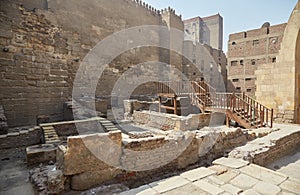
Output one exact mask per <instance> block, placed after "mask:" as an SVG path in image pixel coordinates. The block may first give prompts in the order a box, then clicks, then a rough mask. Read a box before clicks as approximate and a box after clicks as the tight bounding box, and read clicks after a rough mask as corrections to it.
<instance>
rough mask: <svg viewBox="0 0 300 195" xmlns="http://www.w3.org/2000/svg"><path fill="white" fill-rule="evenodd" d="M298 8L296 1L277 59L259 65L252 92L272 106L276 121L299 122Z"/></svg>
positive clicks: (299, 25) (299, 16)
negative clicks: (274, 61)
mask: <svg viewBox="0 0 300 195" xmlns="http://www.w3.org/2000/svg"><path fill="white" fill-rule="evenodd" d="M299 50H300V12H299V2H298V4H297V6H296V7H295V9H294V10H293V12H292V14H291V16H290V19H289V21H288V24H287V26H286V28H285V31H284V36H283V40H282V43H281V47H280V50H279V54H278V59H277V61H276V63H271V64H270V63H267V64H264V65H262V66H260V67H258V69H257V71H255V74H256V75H257V80H256V86H257V91H256V93H255V96H256V98H257V100H258V101H259V102H261V103H262V104H264V105H266V106H268V107H271V108H274V113H275V121H276V122H284V123H299V122H300V120H299V116H300V109H299V108H300V107H299V105H300V104H299V102H300V101H299V97H300V96H299V89H300V79H299V78H300V76H299V75H300V69H299V68H298V67H299V64H300V57H299V53H300V52H299Z"/></svg>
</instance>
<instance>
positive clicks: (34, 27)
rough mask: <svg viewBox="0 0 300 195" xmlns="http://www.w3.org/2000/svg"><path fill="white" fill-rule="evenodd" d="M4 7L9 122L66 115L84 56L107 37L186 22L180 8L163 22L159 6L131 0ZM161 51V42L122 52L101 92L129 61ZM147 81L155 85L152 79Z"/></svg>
mask: <svg viewBox="0 0 300 195" xmlns="http://www.w3.org/2000/svg"><path fill="white" fill-rule="evenodd" d="M20 3H23V5H24V7H25V8H26V9H25V8H24V7H22V6H20ZM27 8H28V9H29V10H28V9H27ZM34 8H38V9H34ZM0 13H1V14H0V21H1V25H0V26H1V30H0V48H1V51H0V64H1V66H0V73H1V74H0V77H1V82H0V89H1V91H2V92H3V93H1V94H0V104H2V105H3V106H4V110H5V114H6V116H7V119H8V125H9V126H20V125H32V124H36V117H37V115H49V116H50V119H51V121H56V120H61V119H63V103H64V102H65V101H66V100H67V99H68V97H70V96H71V94H72V83H73V80H74V78H75V75H76V72H77V70H78V67H79V65H80V62H81V61H82V59H83V58H84V56H85V55H86V54H87V53H88V52H89V51H90V50H91V49H92V48H93V47H94V46H95V45H96V44H97V43H98V42H99V41H101V40H103V39H104V38H105V37H107V36H109V35H111V34H112V33H114V32H117V31H120V30H123V29H126V28H129V27H133V26H139V25H167V24H168V23H170V24H171V26H174V27H176V28H179V27H180V25H181V26H182V21H181V19H180V17H179V16H176V14H175V13H173V12H172V13H170V20H169V21H164V22H163V19H162V17H161V16H160V15H159V14H158V12H157V11H156V10H154V8H149V7H148V8H146V6H145V5H140V4H139V3H136V2H135V1H131V0H110V1H108V0H100V1H94V0H89V1H85V2H82V1H76V0H70V1H61V0H54V1H39V2H37V3H32V2H31V3H30V1H25V0H23V1H21V0H20V1H19V0H11V1H7V2H5V3H4V2H1V6H0ZM173 17H174V18H175V19H173ZM160 55H161V54H160V50H159V49H158V48H151V47H145V48H136V49H132V50H130V51H126V52H125V53H124V54H122V55H120V56H118V57H117V58H116V59H114V60H113V61H112V62H111V63H110V64H109V68H107V69H106V70H105V71H104V74H103V76H102V77H101V78H100V80H99V83H101V84H100V85H98V87H97V90H96V96H97V97H109V96H110V94H111V90H112V88H113V86H114V82H115V81H116V80H117V79H118V78H119V76H120V75H121V74H122V73H123V72H124V71H126V70H127V69H129V68H130V66H133V65H135V64H138V63H140V62H145V61H156V60H160V59H161V56H160ZM153 71H155V70H153ZM145 86H146V87H147V86H148V87H149V88H150V89H153V84H151V83H148V84H146V85H145ZM140 89H145V87H141V88H140ZM145 91H146V90H144V91H141V92H139V91H137V90H136V91H135V93H137V94H141V93H145ZM148 91H149V90H148ZM149 93H151V91H150V92H149ZM109 102H110V101H109Z"/></svg>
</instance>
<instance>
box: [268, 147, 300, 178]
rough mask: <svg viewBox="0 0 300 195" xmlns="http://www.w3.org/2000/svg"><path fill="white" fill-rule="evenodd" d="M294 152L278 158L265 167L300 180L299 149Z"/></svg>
mask: <svg viewBox="0 0 300 195" xmlns="http://www.w3.org/2000/svg"><path fill="white" fill-rule="evenodd" d="M297 151H299V152H295V153H292V154H289V155H287V156H284V157H283V158H280V159H278V160H276V161H274V162H273V163H271V164H269V165H268V166H267V167H268V168H270V169H272V170H276V171H277V172H280V173H283V174H285V175H288V176H290V177H294V178H296V179H299V180H300V148H298V149H297Z"/></svg>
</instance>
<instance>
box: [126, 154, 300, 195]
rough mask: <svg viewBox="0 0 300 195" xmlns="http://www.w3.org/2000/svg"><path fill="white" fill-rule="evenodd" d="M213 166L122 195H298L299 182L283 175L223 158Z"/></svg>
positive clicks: (187, 172)
mask: <svg viewBox="0 0 300 195" xmlns="http://www.w3.org/2000/svg"><path fill="white" fill-rule="evenodd" d="M213 164H214V165H213V166H211V167H208V168H205V167H201V168H197V169H194V170H190V171H186V172H184V173H181V174H180V175H178V176H173V177H171V178H167V179H163V180H160V181H156V182H153V183H150V184H148V185H144V186H141V187H139V188H135V189H131V190H129V191H126V192H123V193H122V194H126V195H131V194H132V195H133V194H165V195H172V194H220V195H228V194H229V195H230V194H243V195H256V194H266V195H268V194H270V195H276V194H278V195H283V194H291V195H295V194H300V180H298V179H295V178H291V177H289V176H286V175H285V174H282V173H278V172H276V171H273V170H270V169H267V168H264V167H261V166H258V165H254V164H249V163H248V162H247V161H243V160H240V159H234V158H224V157H223V158H220V159H217V160H215V161H214V162H213Z"/></svg>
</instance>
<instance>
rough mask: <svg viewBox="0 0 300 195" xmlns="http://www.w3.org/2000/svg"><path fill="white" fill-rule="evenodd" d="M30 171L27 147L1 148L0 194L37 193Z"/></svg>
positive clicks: (24, 194) (25, 194) (23, 194)
mask: <svg viewBox="0 0 300 195" xmlns="http://www.w3.org/2000/svg"><path fill="white" fill-rule="evenodd" d="M28 172H29V169H28V168H27V165H26V154H25V148H12V149H6V150H0V195H21V194H22V195H32V194H35V193H34V190H33V188H32V186H31V184H30V181H29V174H28Z"/></svg>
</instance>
